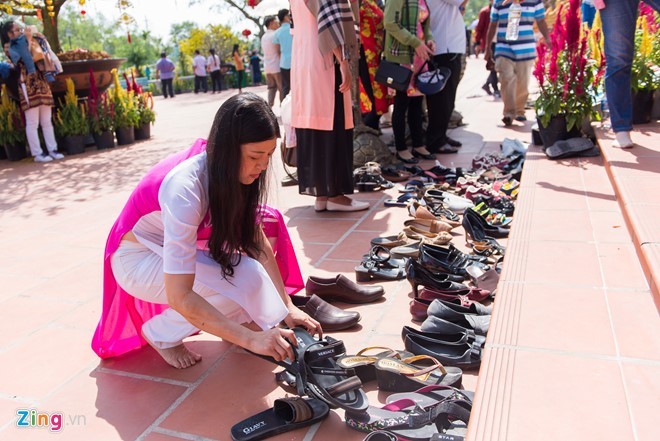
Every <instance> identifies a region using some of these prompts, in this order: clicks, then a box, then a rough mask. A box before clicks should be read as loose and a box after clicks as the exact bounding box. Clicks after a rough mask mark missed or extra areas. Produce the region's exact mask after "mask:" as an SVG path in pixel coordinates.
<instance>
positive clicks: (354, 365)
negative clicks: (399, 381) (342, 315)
mask: <svg viewBox="0 0 660 441" xmlns="http://www.w3.org/2000/svg"><path fill="white" fill-rule="evenodd" d="M375 349H382V350H383V351H381V352H378V353H377V354H374V355H365V354H366V353H367V352H371V351H373V350H375ZM414 355H415V354H413V353H411V352H408V351H395V350H394V349H390V348H386V347H384V346H372V347H369V348H364V349H361V350H360V351H358V353H357V354H355V355H344V356H342V357H339V358H338V359H337V366H339V367H341V368H344V369H354V370H355V375H357V376H358V378H360V380H361V381H362V383H366V382H368V381H372V380H375V379H376V366H375V364H376V362H377V361H378V360H379V359H380V358H383V357H391V358H398V359H401V358H408V357H412V356H414Z"/></svg>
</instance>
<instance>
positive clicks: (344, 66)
mask: <svg viewBox="0 0 660 441" xmlns="http://www.w3.org/2000/svg"><path fill="white" fill-rule="evenodd" d="M339 71H340V72H341V84H340V85H339V91H340V92H341V93H346V92H348V91H349V90H351V83H352V82H353V74H351V65H350V63H349V62H348V60H341V61H340V62H339ZM300 312H302V311H300Z"/></svg>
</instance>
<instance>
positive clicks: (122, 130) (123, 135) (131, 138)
mask: <svg viewBox="0 0 660 441" xmlns="http://www.w3.org/2000/svg"><path fill="white" fill-rule="evenodd" d="M115 134H116V135H117V145H128V144H133V143H134V142H135V129H134V128H133V127H118V128H117V129H115Z"/></svg>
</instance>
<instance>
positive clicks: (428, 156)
mask: <svg viewBox="0 0 660 441" xmlns="http://www.w3.org/2000/svg"><path fill="white" fill-rule="evenodd" d="M412 155H413V156H414V157H415V158H420V159H435V155H434V154H433V153H429V154H425V153H420V152H418V151H417V150H415V149H413V150H412Z"/></svg>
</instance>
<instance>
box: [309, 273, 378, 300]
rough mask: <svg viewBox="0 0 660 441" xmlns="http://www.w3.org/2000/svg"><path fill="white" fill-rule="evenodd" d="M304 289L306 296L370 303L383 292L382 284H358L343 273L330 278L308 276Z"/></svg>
mask: <svg viewBox="0 0 660 441" xmlns="http://www.w3.org/2000/svg"><path fill="white" fill-rule="evenodd" d="M305 290H306V291H307V295H308V296H311V295H312V294H316V295H317V296H319V297H321V298H322V299H323V300H336V301H339V302H346V303H370V302H373V301H375V300H378V299H379V298H381V297H383V295H384V294H385V290H384V289H383V287H382V286H360V285H358V284H357V283H355V282H353V281H352V280H350V279H349V278H347V277H346V276H344V275H343V274H339V275H338V276H337V277H334V278H332V279H324V278H322V277H316V276H309V278H308V279H307V284H306V285H305Z"/></svg>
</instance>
